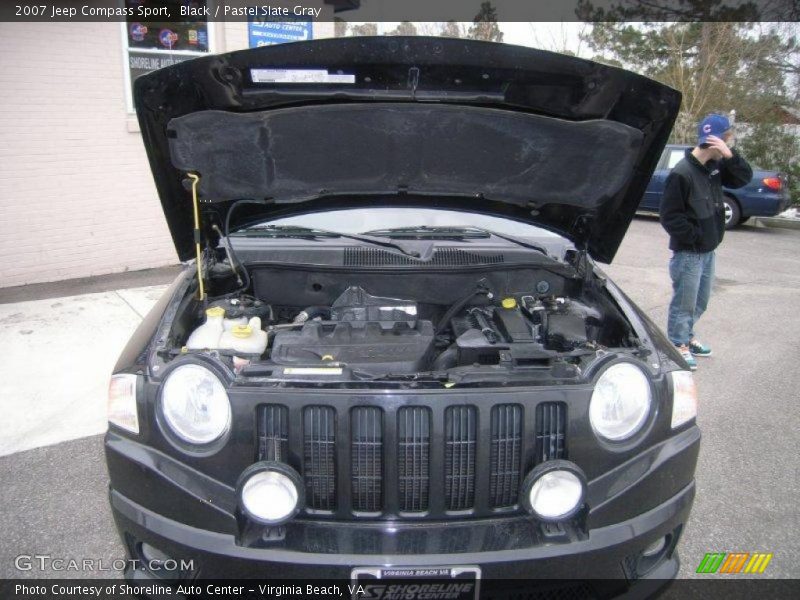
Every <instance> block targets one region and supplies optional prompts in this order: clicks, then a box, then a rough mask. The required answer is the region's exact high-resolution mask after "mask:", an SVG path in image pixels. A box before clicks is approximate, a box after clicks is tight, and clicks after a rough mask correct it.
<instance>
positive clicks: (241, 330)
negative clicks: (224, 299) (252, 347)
mask: <svg viewBox="0 0 800 600" xmlns="http://www.w3.org/2000/svg"><path fill="white" fill-rule="evenodd" d="M231 333H232V334H233V337H237V338H249V337H250V336H251V335H252V334H253V328H252V327H250V325H234V326H233V327H232V328H231Z"/></svg>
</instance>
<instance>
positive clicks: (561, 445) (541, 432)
mask: <svg viewBox="0 0 800 600" xmlns="http://www.w3.org/2000/svg"><path fill="white" fill-rule="evenodd" d="M566 430H567V405H566V404H564V403H563V402H543V403H541V404H540V405H539V406H537V407H536V462H537V463H540V462H544V461H546V460H554V459H557V458H566V457H567V452H566V437H567V432H566Z"/></svg>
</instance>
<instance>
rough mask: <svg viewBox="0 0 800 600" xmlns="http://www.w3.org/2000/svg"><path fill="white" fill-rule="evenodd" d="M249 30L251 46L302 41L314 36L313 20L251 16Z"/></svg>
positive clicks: (258, 46)
mask: <svg viewBox="0 0 800 600" xmlns="http://www.w3.org/2000/svg"><path fill="white" fill-rule="evenodd" d="M282 18H286V17H282ZM247 30H248V38H249V40H250V47H251V48H260V47H261V46H272V45H273V44H282V43H284V42H300V41H303V40H310V39H312V38H313V37H314V32H313V27H312V23H311V21H272V20H269V19H267V18H262V17H251V18H250V21H249V22H248V27H247Z"/></svg>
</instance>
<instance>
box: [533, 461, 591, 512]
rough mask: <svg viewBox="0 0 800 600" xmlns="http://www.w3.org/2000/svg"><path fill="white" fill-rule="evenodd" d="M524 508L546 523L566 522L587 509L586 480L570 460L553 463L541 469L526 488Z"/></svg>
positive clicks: (534, 470)
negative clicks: (584, 502) (585, 504)
mask: <svg viewBox="0 0 800 600" xmlns="http://www.w3.org/2000/svg"><path fill="white" fill-rule="evenodd" d="M522 494H523V497H522V504H523V506H524V507H525V508H526V509H527V510H528V511H529V512H530V513H532V514H533V515H534V516H535V517H537V518H539V519H541V520H542V521H563V520H565V519H569V518H570V517H572V516H574V515H575V513H577V512H578V510H580V508H581V506H582V505H583V499H584V496H585V494H586V484H585V476H584V475H583V472H582V471H581V470H580V469H579V468H578V466H577V465H575V464H574V463H571V462H570V461H567V460H551V461H548V462H544V463H541V464H540V465H537V466H536V468H534V469H533V471H531V472H530V473H529V474H528V476H527V477H526V478H525V481H524V482H523V485H522Z"/></svg>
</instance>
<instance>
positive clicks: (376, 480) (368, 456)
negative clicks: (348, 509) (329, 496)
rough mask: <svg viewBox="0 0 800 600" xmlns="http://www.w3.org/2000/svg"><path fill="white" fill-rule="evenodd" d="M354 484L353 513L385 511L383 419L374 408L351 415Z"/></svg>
mask: <svg viewBox="0 0 800 600" xmlns="http://www.w3.org/2000/svg"><path fill="white" fill-rule="evenodd" d="M350 440H351V457H352V459H351V460H352V467H351V482H352V490H353V510H359V511H366V512H379V511H380V510H381V508H383V496H382V494H381V491H382V490H381V481H382V480H383V416H382V414H381V409H379V408H376V407H374V406H359V407H357V408H354V409H353V411H352V412H351V413H350Z"/></svg>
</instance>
